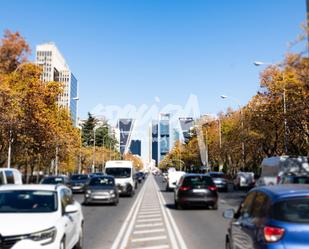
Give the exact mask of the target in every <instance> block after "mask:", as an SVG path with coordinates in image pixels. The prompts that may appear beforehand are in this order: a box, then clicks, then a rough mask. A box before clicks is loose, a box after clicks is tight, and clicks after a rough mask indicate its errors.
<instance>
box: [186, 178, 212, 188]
mask: <svg viewBox="0 0 309 249" xmlns="http://www.w3.org/2000/svg"><path fill="white" fill-rule="evenodd" d="M213 185H214V183H213V181H212V179H211V177H209V176H187V177H185V178H184V180H183V186H191V187H195V186H206V187H207V186H213Z"/></svg>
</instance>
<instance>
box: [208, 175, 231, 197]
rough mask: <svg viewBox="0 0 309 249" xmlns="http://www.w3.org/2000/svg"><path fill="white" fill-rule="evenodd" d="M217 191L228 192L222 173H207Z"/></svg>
mask: <svg viewBox="0 0 309 249" xmlns="http://www.w3.org/2000/svg"><path fill="white" fill-rule="evenodd" d="M208 174H209V175H210V176H211V178H212V180H213V182H214V183H215V185H216V186H217V188H218V190H219V191H224V192H227V191H228V181H227V179H226V177H225V175H224V173H223V172H209V173H208Z"/></svg>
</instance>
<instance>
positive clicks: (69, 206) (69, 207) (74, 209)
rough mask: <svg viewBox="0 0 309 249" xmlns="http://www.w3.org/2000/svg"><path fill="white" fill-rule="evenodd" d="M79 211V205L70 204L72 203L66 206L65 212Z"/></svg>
mask: <svg viewBox="0 0 309 249" xmlns="http://www.w3.org/2000/svg"><path fill="white" fill-rule="evenodd" d="M77 212H78V207H77V205H74V204H70V205H67V206H66V207H65V213H66V214H73V213H77Z"/></svg>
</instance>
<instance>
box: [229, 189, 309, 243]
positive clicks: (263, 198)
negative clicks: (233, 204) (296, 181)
mask: <svg viewBox="0 0 309 249" xmlns="http://www.w3.org/2000/svg"><path fill="white" fill-rule="evenodd" d="M308 196H309V189H308V186H307V185H276V186H268V187H266V186H265V187H259V188H255V189H253V190H251V191H250V192H249V193H248V195H247V196H246V198H245V199H244V201H243V202H242V204H241V205H240V207H239V209H238V211H237V212H236V213H235V211H234V210H233V209H227V210H226V211H225V212H224V217H225V218H227V219H231V223H230V226H229V228H228V232H227V235H226V248H227V249H232V248H233V249H234V248H238V249H247V248H257V249H283V248H284V249H296V248H297V249H307V248H308V245H309V198H308Z"/></svg>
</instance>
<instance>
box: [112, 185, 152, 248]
mask: <svg viewBox="0 0 309 249" xmlns="http://www.w3.org/2000/svg"><path fill="white" fill-rule="evenodd" d="M146 181H148V179H147V180H146ZM145 183H146V182H145ZM145 186H146V184H144V185H143V187H142V189H141V190H140V192H139V194H138V197H137V198H136V199H135V201H134V203H133V205H132V207H131V209H130V212H129V214H128V216H127V218H126V219H125V221H124V222H123V224H122V227H121V229H120V231H119V233H118V235H117V237H116V239H115V240H114V243H113V245H112V247H111V249H118V248H119V246H120V243H121V242H123V240H122V238H123V236H124V234H125V232H126V231H127V230H126V228H127V227H128V226H129V225H130V223H131V222H132V221H134V219H132V217H133V215H134V211H136V210H138V208H137V207H139V206H140V205H141V203H142V198H143V196H144V193H145ZM121 245H122V244H121ZM120 248H121V249H122V248H125V246H124V247H120Z"/></svg>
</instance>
